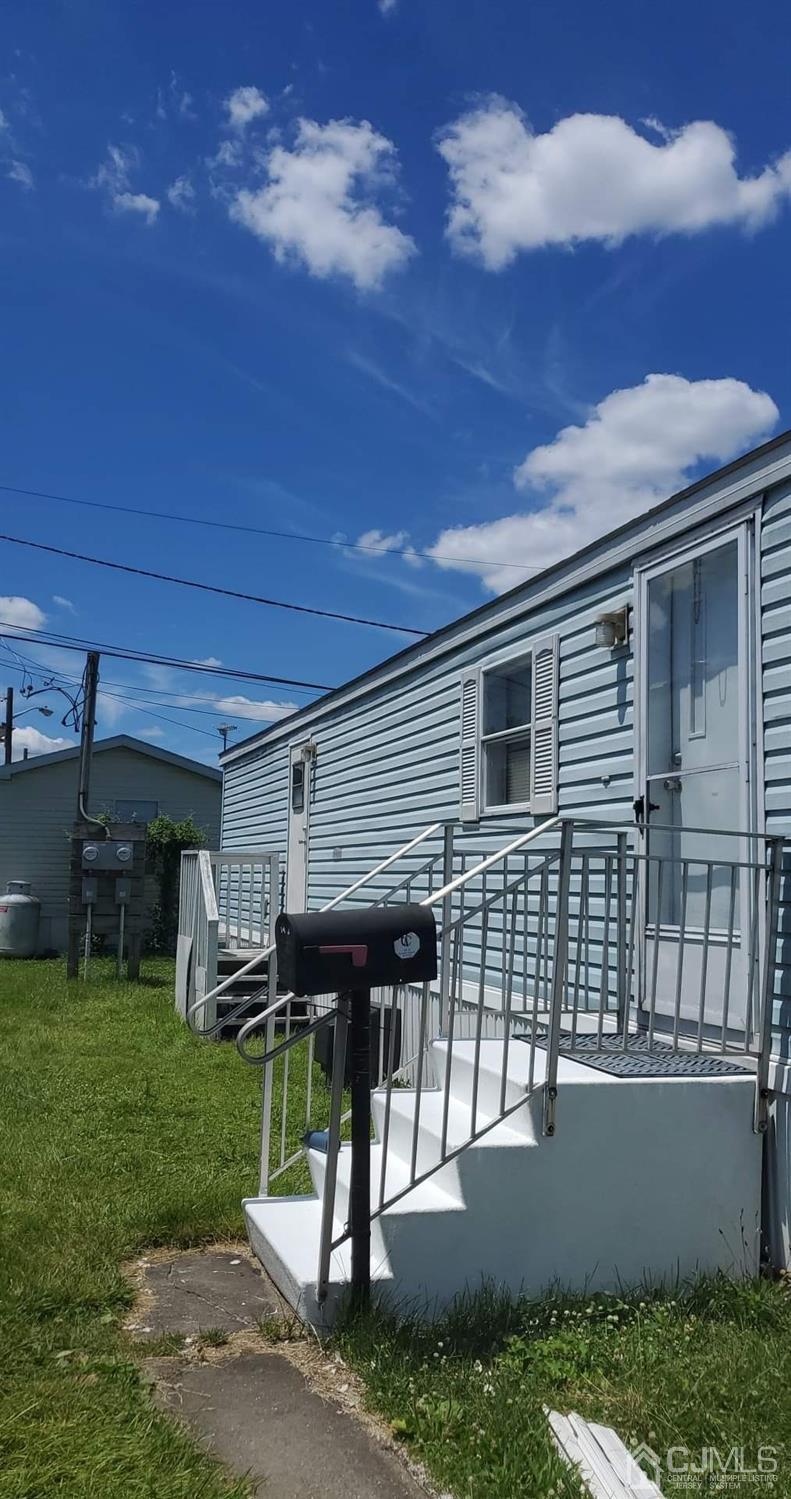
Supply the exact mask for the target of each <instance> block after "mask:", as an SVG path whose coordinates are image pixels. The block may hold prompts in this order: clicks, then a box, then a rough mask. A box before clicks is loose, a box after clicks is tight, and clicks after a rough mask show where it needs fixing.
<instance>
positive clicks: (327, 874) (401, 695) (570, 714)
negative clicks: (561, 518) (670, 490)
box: [223, 569, 634, 908]
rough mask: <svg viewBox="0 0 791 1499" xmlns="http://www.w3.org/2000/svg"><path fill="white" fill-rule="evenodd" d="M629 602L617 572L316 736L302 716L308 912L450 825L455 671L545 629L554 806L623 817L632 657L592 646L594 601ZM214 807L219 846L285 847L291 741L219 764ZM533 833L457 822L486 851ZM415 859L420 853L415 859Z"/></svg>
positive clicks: (455, 755)
mask: <svg viewBox="0 0 791 1499" xmlns="http://www.w3.org/2000/svg"><path fill="white" fill-rule="evenodd" d="M630 594H631V580H630V577H629V574H628V571H627V570H626V569H620V570H618V571H613V572H611V573H609V574H605V575H604V576H603V577H602V578H601V579H599V580H597V582H596V583H595V584H588V585H587V586H586V587H585V588H584V589H583V590H580V591H579V593H578V594H576V595H574V594H571V595H569V596H568V597H567V598H565V599H561V600H554V601H553V602H552V603H551V604H550V605H548V606H547V607H545V608H544V609H542V610H541V611H537V612H536V614H535V615H534V616H533V617H532V618H531V619H529V620H527V621H525V620H522V621H520V622H519V623H518V624H513V623H512V624H510V625H508V626H501V627H500V628H491V627H490V628H489V630H488V632H487V633H486V635H485V636H484V635H482V636H481V638H480V639H478V640H476V641H475V642H474V643H472V644H468V645H467V646H465V647H463V648H460V649H459V650H458V651H457V652H456V653H455V654H454V655H452V656H449V657H445V658H444V659H442V660H441V661H437V662H433V663H430V664H428V665H426V666H423V667H417V668H416V669H415V670H414V671H413V672H412V673H410V674H409V675H408V676H405V677H404V678H402V679H401V680H400V681H399V682H398V683H397V684H393V685H391V686H388V687H385V688H379V689H378V690H376V689H372V691H371V692H370V693H369V694H368V696H367V697H366V698H365V699H363V700H360V701H358V702H357V703H355V704H352V705H349V706H348V707H347V708H346V709H344V708H342V707H339V708H338V710H337V711H336V712H335V713H334V714H333V715H332V716H331V717H329V718H327V719H325V720H323V721H322V722H320V723H318V724H317V725H316V727H315V730H313V731H312V730H311V724H310V720H307V721H305V720H303V721H302V722H301V723H300V725H299V733H297V732H296V729H295V733H294V737H293V741H292V742H293V743H299V742H301V741H302V740H304V739H307V738H308V737H311V732H312V736H313V737H314V738H315V740H316V742H317V744H318V754H317V757H316V761H315V764H314V767H313V773H312V778H311V801H310V832H309V860H308V891H309V897H308V899H309V905H310V906H311V907H312V908H315V907H318V906H320V905H323V904H324V903H325V902H326V901H328V900H331V899H332V898H333V896H335V895H337V894H339V893H340V892H341V891H342V890H343V889H345V888H346V887H347V886H348V885H350V884H352V883H353V882H354V881H355V880H357V879H359V878H360V877H361V876H362V875H364V874H366V873H367V871H368V870H370V869H371V868H372V867H373V866H374V865H375V864H377V863H379V862H380V861H381V860H383V859H385V858H386V857H387V856H388V854H390V853H392V852H393V851H394V850H395V849H396V848H398V847H399V846H400V845H401V844H403V843H405V842H407V841H408V840H409V839H410V838H411V837H413V836H415V835H416V834H418V833H420V832H421V831H422V830H423V829H424V828H425V827H426V826H428V825H429V824H430V823H433V822H436V821H439V820H442V819H451V820H453V821H455V820H457V818H458V815H459V719H460V682H461V674H462V672H463V671H464V670H465V669H466V668H468V667H470V666H474V665H477V664H480V663H483V662H486V661H487V660H488V659H490V658H491V657H492V656H495V655H498V654H500V653H502V652H508V651H509V650H511V649H514V650H517V651H518V650H519V649H520V648H522V647H524V648H525V649H526V648H527V647H528V646H529V645H530V643H531V642H532V641H533V640H534V639H536V638H537V637H538V636H540V635H544V634H546V633H547V632H551V631H557V632H558V634H559V635H560V679H559V699H560V728H559V750H560V769H559V805H560V810H561V811H562V812H568V813H573V812H582V813H586V814H588V815H590V813H591V812H592V811H596V812H599V813H601V815H603V816H607V817H610V818H612V819H615V820H617V819H619V818H624V817H626V818H630V817H631V803H632V797H633V794H634V793H633V786H632V776H633V764H632V744H633V735H632V722H633V719H632V684H633V670H632V659H631V653H630V651H628V650H619V651H612V652H611V651H608V650H606V649H602V648H600V647H597V646H596V644H595V638H594V620H595V617H596V615H597V614H598V613H600V612H601V609H602V606H603V605H604V604H605V603H608V604H609V603H611V602H612V601H613V600H615V599H617V600H618V601H625V600H626V599H627V598H628V597H630ZM223 807H224V810H223V847H224V848H228V849H232V848H234V847H236V848H240V847H242V846H245V847H266V848H273V849H276V850H277V851H279V852H280V853H285V852H286V844H287V831H288V744H287V742H286V741H278V742H273V743H272V744H271V746H267V745H266V744H264V745H262V746H260V748H259V749H257V750H254V751H251V753H250V755H249V756H247V757H246V758H245V759H243V760H239V761H235V762H232V763H231V764H230V765H229V766H228V767H227V768H226V771H225V788H224V804H223ZM532 825H533V820H532V818H530V817H526V816H524V815H521V816H520V815H514V814H501V815H498V816H497V817H491V816H490V817H484V818H483V819H482V821H481V822H480V824H479V825H476V826H472V827H465V829H464V832H463V834H461V833H459V835H458V842H459V844H460V846H463V847H464V848H465V849H470V850H476V851H478V852H480V853H485V852H490V851H494V850H495V849H496V848H497V847H498V846H499V845H501V844H502V843H504V842H506V841H508V840H509V839H511V838H513V837H516V836H517V835H518V834H519V833H520V832H523V831H527V829H528V828H530V827H531V826H532ZM438 842H439V840H437V843H435V845H434V848H433V849H432V850H431V852H434V851H436V849H437V847H438ZM423 857H424V854H423V851H422V850H421V853H420V855H419V856H418V857H417V862H418V863H419V862H421V861H422V858H423ZM384 878H385V879H386V878H387V877H384Z"/></svg>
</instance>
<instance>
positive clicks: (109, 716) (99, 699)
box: [96, 688, 127, 729]
mask: <svg viewBox="0 0 791 1499" xmlns="http://www.w3.org/2000/svg"><path fill="white" fill-rule="evenodd" d="M126 711H127V705H126V703H125V702H123V701H122V700H121V698H119V697H117V696H115V695H114V694H113V695H112V696H111V694H110V693H109V692H102V690H101V688H100V689H99V692H98V693H97V694H96V721H97V723H98V724H99V726H100V728H102V729H114V728H115V727H116V725H117V724H118V723H119V722H120V720H121V719H122V718H123V716H124V714H125V713H126Z"/></svg>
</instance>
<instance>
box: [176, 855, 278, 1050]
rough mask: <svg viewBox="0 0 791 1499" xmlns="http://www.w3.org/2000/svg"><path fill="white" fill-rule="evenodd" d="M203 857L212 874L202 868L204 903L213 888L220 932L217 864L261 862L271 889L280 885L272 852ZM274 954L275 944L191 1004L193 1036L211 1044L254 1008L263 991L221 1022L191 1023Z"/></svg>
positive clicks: (189, 1017) (188, 1014) (188, 1015)
mask: <svg viewBox="0 0 791 1499" xmlns="http://www.w3.org/2000/svg"><path fill="white" fill-rule="evenodd" d="M200 853H202V854H203V855H205V860H206V863H207V864H208V871H209V872H208V877H207V876H206V873H205V870H204V868H203V865H201V866H200V868H201V879H202V882H203V883H204V885H206V883H207V879H208V885H207V889H206V892H205V896H204V899H206V897H207V896H208V892H209V887H210V890H211V895H210V899H211V901H212V903H213V907H214V918H213V919H214V922H215V924H216V926H217V928H219V919H220V918H219V907H218V905H217V892H216V888H215V884H214V878H213V874H212V871H213V869H215V868H216V867H217V866H218V864H219V863H220V862H222V863H223V864H228V865H229V866H231V867H232V866H233V865H234V864H238V865H239V866H240V867H242V866H243V865H245V864H250V863H251V861H252V860H259V861H260V862H261V863H262V866H263V865H264V864H268V865H269V871H270V886H272V885H273V884H274V883H276V881H277V865H278V856H277V854H275V855H272V853H271V851H270V850H268V849H256V850H254V851H253V852H249V851H241V852H239V853H237V852H236V851H235V850H234V851H233V852H231V853H230V854H225V853H224V852H223V851H222V850H214V851H209V850H207V849H202V850H200ZM273 862H274V871H275V872H274V874H273ZM269 899H270V902H271V899H272V889H271V888H270V892H269ZM274 951H275V948H274V944H273V943H270V944H269V946H268V947H267V948H266V950H265V951H264V952H263V953H256V954H255V956H254V958H253V959H252V960H251V961H250V962H248V963H245V964H244V965H243V966H242V967H241V968H237V969H236V971H235V972H234V973H231V974H229V975H228V977H227V978H225V979H223V981H222V983H220V984H215V986H214V988H213V989H211V990H210V991H209V993H208V994H205V995H203V997H202V998H201V999H197V1000H196V1001H195V1003H194V1004H192V1005H190V1006H189V1007H188V1009H187V1011H186V1014H185V1017H184V1018H185V1020H186V1021H187V1024H188V1025H189V1026H190V1029H191V1030H192V1032H193V1034H194V1035H196V1036H200V1037H201V1038H202V1039H203V1040H209V1039H211V1038H212V1037H213V1036H217V1035H219V1034H220V1032H221V1031H222V1030H224V1029H225V1028H226V1026H228V1025H230V1024H231V1023H232V1022H233V1021H234V1020H236V1019H238V1017H239V1016H240V1015H241V1014H242V1012H243V1011H244V1010H246V1009H247V1008H248V1006H249V1005H251V1004H252V1003H253V1002H254V1000H255V999H256V998H257V997H258V994H259V993H260V992H261V990H256V992H255V994H248V995H245V997H244V999H242V1000H240V1002H239V1003H238V1004H237V1005H234V1007H233V1009H232V1010H229V1011H228V1012H227V1013H226V1014H225V1015H223V1016H222V1019H220V1020H215V1021H214V1022H213V1023H212V1024H211V1025H207V1026H199V1025H196V1024H193V1023H192V1017H193V1015H194V1014H195V1013H196V1011H198V1010H200V1009H205V1008H206V1006H207V1005H209V1004H213V1003H214V1002H215V1000H216V999H217V996H218V995H219V994H222V993H224V992H225V990H226V989H229V988H230V987H231V986H232V985H233V984H235V983H236V981H237V979H240V978H244V976H245V974H246V973H248V972H249V971H250V969H251V967H252V966H255V964H256V963H258V962H259V961H262V960H263V959H264V958H266V959H267V960H268V959H270V958H271V957H272V955H273V953H274Z"/></svg>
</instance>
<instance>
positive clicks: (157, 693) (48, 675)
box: [0, 635, 284, 723]
mask: <svg viewBox="0 0 791 1499" xmlns="http://www.w3.org/2000/svg"><path fill="white" fill-rule="evenodd" d="M5 639H6V637H5V636H2V635H0V640H5ZM13 655H14V657H15V659H16V660H17V661H18V662H20V663H21V664H20V665H19V666H17V667H16V668H15V670H17V671H19V672H20V673H21V674H24V673H25V672H27V674H28V675H30V676H33V675H35V676H37V677H40V678H41V680H42V682H43V683H44V684H45V686H46V683H47V682H50V681H51V682H52V683H53V685H57V683H58V682H70V683H77V682H79V680H80V679H79V677H72V676H69V675H68V673H66V672H62V671H54V672H47V671H46V669H45V668H42V663H41V662H40V661H34V660H33V659H32V657H31V656H20V655H19V653H18V651H14V652H13ZM108 687H120V688H122V689H123V690H125V691H128V692H133V693H134V694H135V696H136V697H140V696H143V697H151V698H152V702H151V708H152V711H153V709H154V708H172V709H173V711H174V712H175V713H199V714H200V716H201V717H202V718H227V717H228V712H229V709H228V707H225V708H196V707H195V706H194V704H195V703H213V702H217V701H218V700H217V698H211V697H198V698H196V697H193V696H192V695H191V694H190V693H186V692H168V693H167V695H165V689H157V688H154V687H143V686H140V685H139V684H138V683H137V682H114V681H113V680H112V679H111V678H110V677H103V678H102V679H101V681H100V683H99V694H100V696H101V694H102V693H103V694H104V696H105V697H117V696H118V694H117V693H112V692H108V691H107V688H108ZM179 700H180V701H179ZM120 701H126V699H123V700H122V699H121V698H119V702H120ZM226 701H227V700H226ZM181 703H185V704H186V705H187V706H186V707H182V706H181ZM141 706H146V705H145V704H142V705H141ZM242 706H243V705H242ZM273 706H274V707H282V706H284V705H283V704H280V703H275V704H273ZM233 711H234V712H235V713H236V714H237V716H240V717H243V718H247V719H248V721H249V722H250V723H266V722H268V719H266V718H265V717H262V718H259V717H257V716H256V715H255V714H252V713H250V714H246V713H242V712H241V710H240V707H239V706H238V705H236V706H234V708H233ZM168 721H170V720H168Z"/></svg>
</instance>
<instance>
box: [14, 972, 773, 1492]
mask: <svg viewBox="0 0 791 1499" xmlns="http://www.w3.org/2000/svg"><path fill="white" fill-rule="evenodd" d="M172 982H173V973H172V966H171V965H170V964H168V963H164V962H152V961H150V962H148V963H147V964H146V965H145V978H144V980H143V981H142V982H141V983H140V984H126V983H119V982H117V981H116V980H115V978H114V977H113V974H112V971H111V968H110V966H109V965H107V964H105V963H103V962H100V961H97V962H95V963H94V964H93V965H92V969H91V979H90V982H89V983H88V984H87V985H84V984H82V983H75V984H73V985H68V984H67V983H66V980H65V978H64V974H63V966H62V964H61V963H57V962H34V963H10V962H3V963H0V1027H1V1029H0V1068H2V1079H3V1082H2V1088H1V1089H0V1129H1V1130H2V1136H0V1138H2V1142H3V1148H2V1151H0V1196H1V1199H2V1200H1V1201H0V1208H1V1209H2V1228H1V1229H0V1361H1V1362H0V1369H1V1370H2V1374H0V1496H2V1499H47V1496H50V1495H52V1496H59V1499H78V1496H79V1499H144V1496H145V1499H241V1496H242V1495H243V1494H246V1493H247V1490H246V1488H245V1485H244V1484H243V1483H235V1482H234V1481H233V1480H231V1479H230V1478H229V1477H228V1475H227V1474H225V1473H224V1472H223V1471H222V1470H221V1469H219V1468H217V1467H216V1466H215V1465H213V1464H212V1463H211V1462H210V1461H209V1459H208V1458H207V1457H205V1456H204V1455H202V1454H201V1453H199V1452H198V1450H197V1449H196V1447H195V1446H194V1444H193V1443H192V1442H191V1441H190V1440H189V1439H188V1437H187V1436H186V1435H185V1434H183V1433H182V1432H180V1430H179V1429H178V1427H176V1426H174V1425H173V1424H172V1423H171V1422H170V1421H168V1420H167V1419H165V1418H164V1417H163V1416H160V1415H159V1414H157V1413H156V1412H155V1411H154V1409H153V1406H152V1404H151V1401H150V1398H149V1395H148V1392H147V1390H146V1388H145V1385H144V1383H143V1381H142V1380H141V1375H140V1368H139V1363H138V1358H139V1350H137V1349H134V1348H132V1346H131V1345H130V1343H129V1342H128V1340H127V1339H126V1337H125V1336H124V1334H123V1332H122V1330H121V1323H122V1320H123V1316H124V1313H125V1311H126V1309H127V1307H128V1306H129V1305H130V1292H129V1287H128V1285H127V1282H126V1281H125V1279H124V1277H123V1275H122V1274H121V1270H120V1266H121V1264H122V1262H123V1261H124V1260H127V1259H131V1258H132V1257H134V1256H135V1255H137V1254H139V1253H140V1252H141V1251H143V1250H146V1249H150V1248H152V1247H154V1246H157V1245H177V1246H182V1247H188V1246H191V1245H195V1244H200V1243H203V1242H211V1241H214V1240H218V1239H222V1238H224V1237H228V1236H236V1235H238V1234H240V1233H241V1232H242V1231H243V1227H242V1217H241V1210H240V1199H241V1197H242V1196H243V1195H245V1194H246V1193H248V1192H253V1191H255V1189H256V1186H257V1159H256V1157H257V1144H258V1125H259V1109H260V1075H259V1074H258V1073H257V1072H256V1071H253V1070H252V1069H248V1068H245V1067H244V1066H243V1065H242V1063H241V1062H240V1061H239V1058H238V1057H237V1055H236V1052H235V1050H234V1049H233V1048H232V1047H230V1046H213V1045H210V1044H208V1043H206V1042H200V1041H197V1040H196V1039H195V1038H194V1037H192V1036H191V1035H190V1034H189V1032H188V1031H187V1030H186V1028H185V1027H184V1026H183V1024H182V1023H181V1021H180V1020H178V1019H177V1017H176V1016H175V1014H174V1013H173V1009H172V992H173V991H172ZM305 1083H306V1078H305V1049H304V1048H303V1047H297V1048H296V1049H295V1051H294V1052H292V1054H291V1063H290V1096H291V1104H290V1109H289V1116H288V1118H287V1120H286V1153H287V1154H288V1153H290V1151H291V1150H293V1149H294V1148H295V1147H296V1145H297V1144H298V1141H299V1138H300V1136H301V1134H302V1131H303V1129H304V1126H305V1118H304V1091H305ZM278 1084H279V1079H278ZM313 1096H314V1102H313V1106H312V1109H311V1115H312V1118H311V1123H312V1124H313V1126H314V1127H316V1128H320V1127H322V1126H323V1125H324V1124H326V1114H327V1104H328V1097H327V1090H326V1087H325V1086H324V1084H323V1081H322V1079H321V1075H320V1073H319V1071H318V1069H317V1068H316V1069H315V1076H314V1093H313ZM279 1101H280V1090H279V1085H276V1087H275V1101H274V1108H273V1131H272V1133H273V1153H276V1152H277V1151H279V1146H280V1117H279ZM305 1185H306V1177H305V1168H304V1166H303V1165H302V1164H300V1165H298V1166H296V1167H294V1168H292V1169H291V1171H290V1172H288V1173H286V1175H284V1176H283V1177H282V1178H281V1179H280V1187H281V1189H282V1190H284V1191H297V1190H301V1189H302V1188H303V1187H304V1186H305ZM581 1231H582V1228H581ZM273 1335H274V1334H273ZM221 1340H222V1335H221V1334H218V1333H216V1332H212V1330H211V1329H209V1330H207V1332H206V1333H205V1334H204V1342H205V1344H206V1346H207V1347H211V1346H216V1345H219V1344H220V1343H221ZM336 1343H337V1345H338V1346H339V1348H340V1349H341V1351H342V1353H343V1354H344V1356H345V1357H346V1358H347V1359H348V1360H349V1362H350V1363H352V1364H353V1365H354V1367H355V1368H356V1369H357V1370H358V1371H359V1373H360V1375H361V1377H362V1379H363V1381H364V1383H365V1386H366V1390H367V1396H368V1400H369V1403H370V1405H371V1407H372V1408H373V1409H375V1410H377V1411H378V1412H379V1413H381V1414H382V1415H384V1416H385V1417H386V1418H387V1419H389V1420H390V1421H391V1422H392V1423H393V1427H394V1430H395V1431H396V1432H397V1434H398V1435H399V1436H400V1437H401V1438H402V1439H403V1440H404V1442H405V1443H406V1444H408V1446H409V1447H410V1448H411V1449H412V1451H413V1452H414V1453H415V1454H416V1455H417V1456H418V1457H420V1458H421V1459H422V1460H423V1461H424V1462H425V1464H426V1466H427V1467H428V1469H429V1471H430V1472H431V1474H432V1476H433V1478H434V1479H435V1481H436V1483H437V1484H438V1486H439V1487H441V1488H442V1489H445V1490H451V1491H453V1493H454V1494H456V1495H457V1496H458V1499H517V1496H518V1499H521V1496H527V1499H532V1496H536V1499H539V1496H541V1499H548V1496H549V1495H550V1494H554V1495H559V1496H571V1495H575V1494H576V1493H577V1490H576V1488H575V1485H574V1483H573V1481H572V1479H571V1477H570V1476H569V1474H568V1473H567V1472H566V1470H565V1469H564V1468H563V1467H562V1466H561V1465H560V1463H559V1461H558V1459H557V1458H556V1457H555V1455H554V1453H553V1452H552V1450H551V1448H550V1445H549V1442H548V1440H547V1435H546V1424H545V1420H544V1416H543V1411H542V1407H543V1406H544V1405H549V1406H552V1407H554V1408H556V1409H560V1410H563V1411H567V1410H570V1409H576V1410H579V1411H581V1412H582V1413H583V1414H585V1415H587V1416H589V1417H591V1418H596V1419H599V1420H603V1421H605V1422H606V1423H607V1424H609V1425H613V1426H615V1427H616V1428H617V1430H618V1431H619V1432H620V1434H621V1435H622V1436H623V1438H624V1439H625V1440H627V1441H646V1442H648V1443H650V1445H651V1446H652V1447H654V1448H655V1449H656V1450H658V1451H664V1450H665V1449H666V1448H667V1447H668V1446H670V1445H679V1444H684V1445H686V1446H687V1447H689V1448H690V1450H691V1451H692V1452H699V1450H700V1449H701V1448H702V1447H704V1446H705V1447H712V1446H715V1447H718V1448H720V1450H722V1451H728V1450H729V1449H730V1448H732V1447H734V1446H738V1445H743V1446H744V1447H745V1448H746V1449H747V1457H748V1459H749V1457H750V1455H751V1454H753V1453H754V1452H755V1449H756V1448H757V1446H758V1445H759V1444H764V1445H771V1446H774V1447H776V1448H777V1449H778V1459H779V1462H780V1473H779V1476H778V1480H777V1483H776V1485H775V1486H774V1488H773V1489H771V1490H770V1492H771V1493H772V1494H773V1495H776V1496H781V1495H789V1494H791V1469H790V1468H789V1460H791V1296H790V1295H789V1292H788V1290H787V1288H786V1286H785V1285H783V1284H772V1283H770V1282H767V1281H762V1282H753V1283H748V1284H746V1285H743V1286H733V1285H730V1284H728V1283H726V1282H724V1281H713V1282H708V1283H701V1284H698V1285H696V1286H692V1287H688V1288H681V1289H679V1290H678V1292H677V1293H676V1294H669V1295H668V1294H665V1295H662V1294H660V1293H658V1292H652V1293H645V1294H644V1295H642V1296H639V1295H638V1296H633V1297H630V1296H624V1297H622V1298H606V1297H587V1298H586V1297H578V1298H565V1299H564V1298H563V1297H561V1296H555V1297H548V1298H545V1299H543V1300H542V1301H541V1302H532V1301H529V1300H516V1301H514V1300H512V1299H511V1300H509V1299H508V1298H504V1297H502V1296H500V1295H498V1294H496V1293H494V1292H492V1291H489V1290H487V1289H485V1288H484V1289H483V1290H482V1291H481V1292H480V1293H479V1294H478V1295H477V1296H471V1297H468V1298H465V1299H462V1300H461V1301H460V1302H459V1303H458V1304H457V1305H456V1306H455V1307H454V1308H453V1309H452V1311H451V1312H449V1313H448V1314H447V1315H446V1316H445V1317H443V1319H442V1320H441V1321H439V1322H435V1323H434V1324H432V1325H430V1326H427V1325H425V1324H423V1323H421V1322H420V1321H419V1320H418V1319H417V1318H416V1317H412V1316H409V1315H404V1314H403V1313H402V1315H401V1316H400V1317H396V1316H394V1315H389V1314H387V1313H379V1314H378V1315H371V1316H370V1317H368V1318H366V1319H364V1320H358V1321H354V1322H349V1323H347V1325H346V1326H345V1327H344V1328H342V1329H341V1330H340V1331H339V1332H338V1334H337V1336H336ZM178 1346H179V1339H177V1338H175V1339H174V1338H170V1339H167V1338H166V1339H160V1340H159V1341H158V1343H157V1345H156V1351H157V1352H174V1351H177V1350H178ZM787 1454H788V1457H787ZM749 1491H752V1490H749V1489H748V1492H749Z"/></svg>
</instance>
